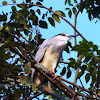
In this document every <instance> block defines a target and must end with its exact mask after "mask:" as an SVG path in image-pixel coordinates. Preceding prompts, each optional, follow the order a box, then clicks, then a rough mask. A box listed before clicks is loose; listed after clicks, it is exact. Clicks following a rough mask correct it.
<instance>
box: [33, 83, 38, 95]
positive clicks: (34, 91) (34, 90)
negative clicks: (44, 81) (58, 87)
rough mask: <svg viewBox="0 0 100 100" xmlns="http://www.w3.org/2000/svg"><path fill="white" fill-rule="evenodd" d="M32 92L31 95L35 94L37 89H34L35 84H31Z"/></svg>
mask: <svg viewBox="0 0 100 100" xmlns="http://www.w3.org/2000/svg"><path fill="white" fill-rule="evenodd" d="M32 90H33V93H36V91H37V88H36V86H35V84H33V83H32Z"/></svg>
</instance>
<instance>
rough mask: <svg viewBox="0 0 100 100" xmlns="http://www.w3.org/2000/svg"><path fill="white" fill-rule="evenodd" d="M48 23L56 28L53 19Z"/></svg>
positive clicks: (49, 19)
mask: <svg viewBox="0 0 100 100" xmlns="http://www.w3.org/2000/svg"><path fill="white" fill-rule="evenodd" d="M48 21H49V23H50V24H51V25H52V26H53V27H55V22H54V20H53V18H51V17H49V18H48Z"/></svg>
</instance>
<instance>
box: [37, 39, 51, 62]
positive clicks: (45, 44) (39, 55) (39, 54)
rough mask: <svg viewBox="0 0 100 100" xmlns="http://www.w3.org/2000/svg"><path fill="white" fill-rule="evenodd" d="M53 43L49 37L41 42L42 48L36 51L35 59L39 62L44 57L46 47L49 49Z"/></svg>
mask: <svg viewBox="0 0 100 100" xmlns="http://www.w3.org/2000/svg"><path fill="white" fill-rule="evenodd" d="M51 44H52V42H51V41H50V39H49V40H45V41H44V42H43V43H42V44H41V46H40V48H39V49H38V51H37V53H36V55H35V60H36V61H37V62H39V61H40V60H41V59H42V58H43V56H44V54H45V51H46V49H47V48H48V47H49V46H50V45H51Z"/></svg>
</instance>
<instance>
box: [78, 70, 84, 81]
mask: <svg viewBox="0 0 100 100" xmlns="http://www.w3.org/2000/svg"><path fill="white" fill-rule="evenodd" d="M83 74H84V72H83V71H81V72H79V73H78V75H77V79H78V78H80V77H81V76H82V75H83Z"/></svg>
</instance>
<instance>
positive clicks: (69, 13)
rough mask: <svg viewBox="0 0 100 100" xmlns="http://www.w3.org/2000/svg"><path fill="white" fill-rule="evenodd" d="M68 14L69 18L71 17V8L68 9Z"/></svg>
mask: <svg viewBox="0 0 100 100" xmlns="http://www.w3.org/2000/svg"><path fill="white" fill-rule="evenodd" d="M68 15H69V17H70V18H71V17H72V11H71V10H69V12H68Z"/></svg>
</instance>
